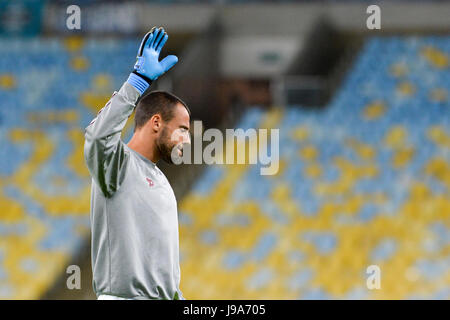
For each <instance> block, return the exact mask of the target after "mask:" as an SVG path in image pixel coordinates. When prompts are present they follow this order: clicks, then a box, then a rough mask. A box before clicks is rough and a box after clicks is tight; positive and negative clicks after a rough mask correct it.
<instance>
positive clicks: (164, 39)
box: [156, 32, 169, 52]
mask: <svg viewBox="0 0 450 320" xmlns="http://www.w3.org/2000/svg"><path fill="white" fill-rule="evenodd" d="M168 38H169V36H168V35H167V33H165V32H164V37H163V38H162V39H161V41H160V42H159V44H158V46H157V47H156V51H158V52H161V50H162V48H163V47H164V45H165V44H166V41H167V39H168Z"/></svg>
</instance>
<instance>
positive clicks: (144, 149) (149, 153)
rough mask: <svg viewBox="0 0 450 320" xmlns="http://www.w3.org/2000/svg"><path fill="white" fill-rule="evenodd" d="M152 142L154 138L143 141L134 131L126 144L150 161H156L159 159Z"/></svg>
mask: <svg viewBox="0 0 450 320" xmlns="http://www.w3.org/2000/svg"><path fill="white" fill-rule="evenodd" d="M154 142H155V140H150V141H144V140H143V138H142V137H141V136H140V135H138V134H136V133H135V134H133V137H132V138H131V140H130V142H128V144H127V145H128V147H130V148H131V149H133V150H134V151H136V152H137V153H139V154H141V155H143V156H144V157H145V158H147V159H148V160H150V161H151V162H153V163H156V162H158V160H159V154H158V151H157V149H156V146H155V144H154Z"/></svg>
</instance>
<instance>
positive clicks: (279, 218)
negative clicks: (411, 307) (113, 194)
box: [0, 0, 450, 299]
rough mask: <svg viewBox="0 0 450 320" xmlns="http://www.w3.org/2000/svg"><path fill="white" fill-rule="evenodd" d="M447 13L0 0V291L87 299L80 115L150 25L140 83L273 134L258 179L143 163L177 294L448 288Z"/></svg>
mask: <svg viewBox="0 0 450 320" xmlns="http://www.w3.org/2000/svg"><path fill="white" fill-rule="evenodd" d="M374 3H376V4H378V5H379V7H380V9H381V29H380V30H369V29H368V28H367V25H366V20H367V19H368V18H369V16H370V14H368V13H366V9H367V7H368V6H369V5H370V4H374ZM69 5H77V6H78V7H79V8H80V10H81V11H80V12H81V29H79V30H77V29H75V30H69V29H68V27H67V20H68V18H69V16H71V15H70V14H68V13H67V8H68V6H69ZM449 17H450V2H448V1H431V0H424V1H418V0H417V1H413V0H410V1H407V0H405V1H401V0H398V1H385V2H377V1H365V0H353V1H351V0H341V1H294V0H291V1H289V0H284V1H269V0H266V1H255V0H253V1H252V0H222V1H220V0H218V1H214V0H159V1H100V0H98V1H94V0H90V1H89V0H76V1H37V0H2V1H1V2H0V146H1V147H0V298H2V299H95V296H94V294H93V291H92V284H91V281H92V274H91V261H90V229H89V201H90V183H91V180H90V178H89V174H88V171H87V168H86V167H85V164H84V158H83V142H84V136H83V135H84V128H85V127H86V126H87V125H88V124H89V122H90V121H91V120H92V118H93V117H94V116H95V115H96V113H97V111H98V110H99V109H101V108H102V107H103V106H104V104H105V103H106V101H107V100H108V99H109V97H110V96H111V94H112V92H113V91H114V90H118V89H119V88H120V86H121V84H122V83H123V82H124V81H125V80H126V79H127V77H128V74H129V72H130V71H131V69H132V66H133V64H134V62H135V57H136V51H137V48H138V46H139V43H140V40H141V38H142V36H143V35H144V34H145V33H146V32H147V31H148V30H149V29H150V28H151V27H152V26H154V25H156V26H164V27H165V29H166V30H167V32H168V33H169V35H170V37H169V41H168V42H167V44H166V46H165V48H164V49H163V52H162V54H163V55H164V56H165V55H166V54H168V53H171V54H172V53H173V54H176V55H178V56H179V58H180V62H179V63H178V64H177V65H176V67H174V69H173V70H171V71H170V72H169V73H168V74H166V75H164V77H162V78H161V79H159V80H158V82H157V84H156V85H154V86H152V88H153V89H156V88H158V89H163V90H168V91H171V92H173V93H175V94H176V95H178V96H179V97H181V98H182V99H183V100H185V101H186V102H187V103H188V105H189V107H190V109H191V110H192V118H193V119H196V120H202V121H203V124H204V126H205V128H212V127H215V128H220V129H224V128H244V129H246V128H278V129H280V159H279V167H280V170H279V172H278V174H277V175H274V176H261V175H260V170H259V169H260V166H259V165H216V166H206V165H182V166H169V165H166V164H164V163H160V166H161V168H162V169H163V171H164V172H165V173H166V175H167V176H168V178H169V180H170V182H171V184H172V186H173V188H174V191H175V193H176V196H177V199H178V205H179V222H180V258H181V290H182V291H183V293H184V296H185V297H186V298H187V299H422V298H424V299H449V298H450V232H449V231H450V230H449V228H450V126H449V125H450V96H449V94H450V92H449V91H450V19H449ZM132 131H133V122H132V119H130V121H129V123H128V124H127V127H126V129H125V132H124V134H123V139H124V141H126V142H127V141H128V139H129V138H130V137H131V134H132ZM69 265H78V266H80V269H81V289H80V290H76V289H74V290H69V289H68V288H67V286H66V280H67V278H68V277H69V274H67V273H66V270H67V267H68V266H69ZM370 265H377V266H379V268H380V270H381V279H380V280H381V288H380V289H375V290H370V289H368V287H367V286H366V281H367V278H368V277H369V275H368V274H367V272H366V271H367V267H368V266H370Z"/></svg>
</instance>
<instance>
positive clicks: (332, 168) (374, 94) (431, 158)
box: [180, 37, 450, 299]
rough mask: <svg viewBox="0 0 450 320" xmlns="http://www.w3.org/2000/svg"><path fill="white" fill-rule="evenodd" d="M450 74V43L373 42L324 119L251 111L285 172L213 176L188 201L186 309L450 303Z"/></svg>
mask: <svg viewBox="0 0 450 320" xmlns="http://www.w3.org/2000/svg"><path fill="white" fill-rule="evenodd" d="M449 68H450V41H449V39H448V37H447V38H445V37H423V38H420V37H406V38H404V37H389V38H374V39H371V40H370V41H368V42H367V44H366V45H365V46H364V49H363V51H362V52H361V53H360V55H359V58H358V59H357V61H356V62H355V64H354V66H353V68H352V70H351V72H350V73H349V76H348V77H347V79H346V81H345V83H344V84H343V86H342V88H341V89H340V91H339V92H338V93H337V95H336V96H335V97H334V99H333V100H332V102H331V103H330V104H329V106H328V107H327V108H325V109H324V110H320V111H317V110H305V109H301V108H299V106H289V107H286V108H279V109H274V110H273V111H271V112H269V113H263V112H262V111H258V109H255V110H253V111H251V112H248V113H247V114H246V115H245V116H244V118H243V119H242V121H241V123H240V127H243V128H246V127H259V128H279V129H280V155H281V156H280V171H279V173H278V174H277V175H275V176H262V175H260V173H259V166H251V165H248V166H238V165H236V166H215V167H210V168H208V169H207V170H206V172H205V174H204V176H203V177H202V178H201V179H200V180H199V181H198V183H197V184H196V186H195V188H194V190H193V191H192V192H191V194H190V195H188V196H187V197H185V198H184V200H183V201H182V203H181V209H180V211H181V218H180V223H181V230H180V236H181V239H180V246H181V249H182V268H181V270H182V289H183V291H184V294H185V296H186V297H188V298H192V299H200V298H205V297H207V298H215V299H233V298H234V299H236V298H238V299H244V298H250V299H347V298H352V299H417V298H425V299H430V298H431V299H448V298H450V289H449V288H450V256H449V248H450V247H449V245H450V238H449V235H450V232H449V227H450V224H449V222H450V175H449V174H450V149H449V148H450V131H449V127H450V126H449V125H450V109H449V107H450V102H449V96H448V95H449V92H448V90H449V88H450V72H449ZM371 265H376V266H378V267H379V268H380V271H381V278H380V279H381V282H380V284H381V288H380V289H379V290H376V289H375V290H369V289H368V288H367V287H366V281H367V279H368V278H369V275H370V274H368V273H367V271H368V270H367V268H368V267H369V266H371ZM199 270H201V272H199ZM369 271H370V269H369Z"/></svg>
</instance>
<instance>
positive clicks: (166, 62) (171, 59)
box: [161, 55, 178, 72]
mask: <svg viewBox="0 0 450 320" xmlns="http://www.w3.org/2000/svg"><path fill="white" fill-rule="evenodd" d="M177 62H178V58H177V56H174V55H169V56H167V57H165V58H164V59H162V61H161V65H162V67H163V69H164V72H166V71H168V70H169V69H170V68H172V67H173V66H174V65H175V64H176V63H177Z"/></svg>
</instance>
